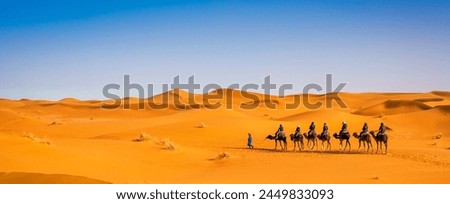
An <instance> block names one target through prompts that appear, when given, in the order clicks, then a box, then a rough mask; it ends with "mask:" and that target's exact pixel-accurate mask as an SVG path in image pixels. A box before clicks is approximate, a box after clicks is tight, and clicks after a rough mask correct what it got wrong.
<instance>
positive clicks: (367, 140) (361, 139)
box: [353, 132, 373, 152]
mask: <svg viewBox="0 0 450 204" xmlns="http://www.w3.org/2000/svg"><path fill="white" fill-rule="evenodd" d="M353 137H355V138H356V139H358V141H359V146H358V152H359V149H360V148H361V142H362V143H363V146H364V152H368V151H369V149H370V148H372V152H373V145H372V139H370V134H369V133H365V134H358V133H356V132H353ZM366 144H367V150H366Z"/></svg>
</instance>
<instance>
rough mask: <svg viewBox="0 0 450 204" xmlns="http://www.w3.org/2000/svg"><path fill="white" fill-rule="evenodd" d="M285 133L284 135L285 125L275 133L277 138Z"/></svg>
mask: <svg viewBox="0 0 450 204" xmlns="http://www.w3.org/2000/svg"><path fill="white" fill-rule="evenodd" d="M283 133H284V128H283V125H282V124H280V126H279V127H278V130H277V132H276V133H275V137H277V136H279V135H281V134H283Z"/></svg>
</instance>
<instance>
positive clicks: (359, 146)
mask: <svg viewBox="0 0 450 204" xmlns="http://www.w3.org/2000/svg"><path fill="white" fill-rule="evenodd" d="M358 144H359V145H358V150H357V152H359V149H360V148H361V140H359V141H358ZM365 149H366V147H365V146H364V150H365Z"/></svg>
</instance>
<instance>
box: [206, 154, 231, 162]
mask: <svg viewBox="0 0 450 204" xmlns="http://www.w3.org/2000/svg"><path fill="white" fill-rule="evenodd" d="M228 157H230V153H228V152H222V153H220V154H219V155H217V157H216V158H214V159H210V160H211V161H214V160H221V159H225V158H228Z"/></svg>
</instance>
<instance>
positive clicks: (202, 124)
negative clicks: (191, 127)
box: [197, 122, 208, 128]
mask: <svg viewBox="0 0 450 204" xmlns="http://www.w3.org/2000/svg"><path fill="white" fill-rule="evenodd" d="M197 127H198V128H207V127H208V126H206V125H205V123H203V122H200V124H199V125H197Z"/></svg>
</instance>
